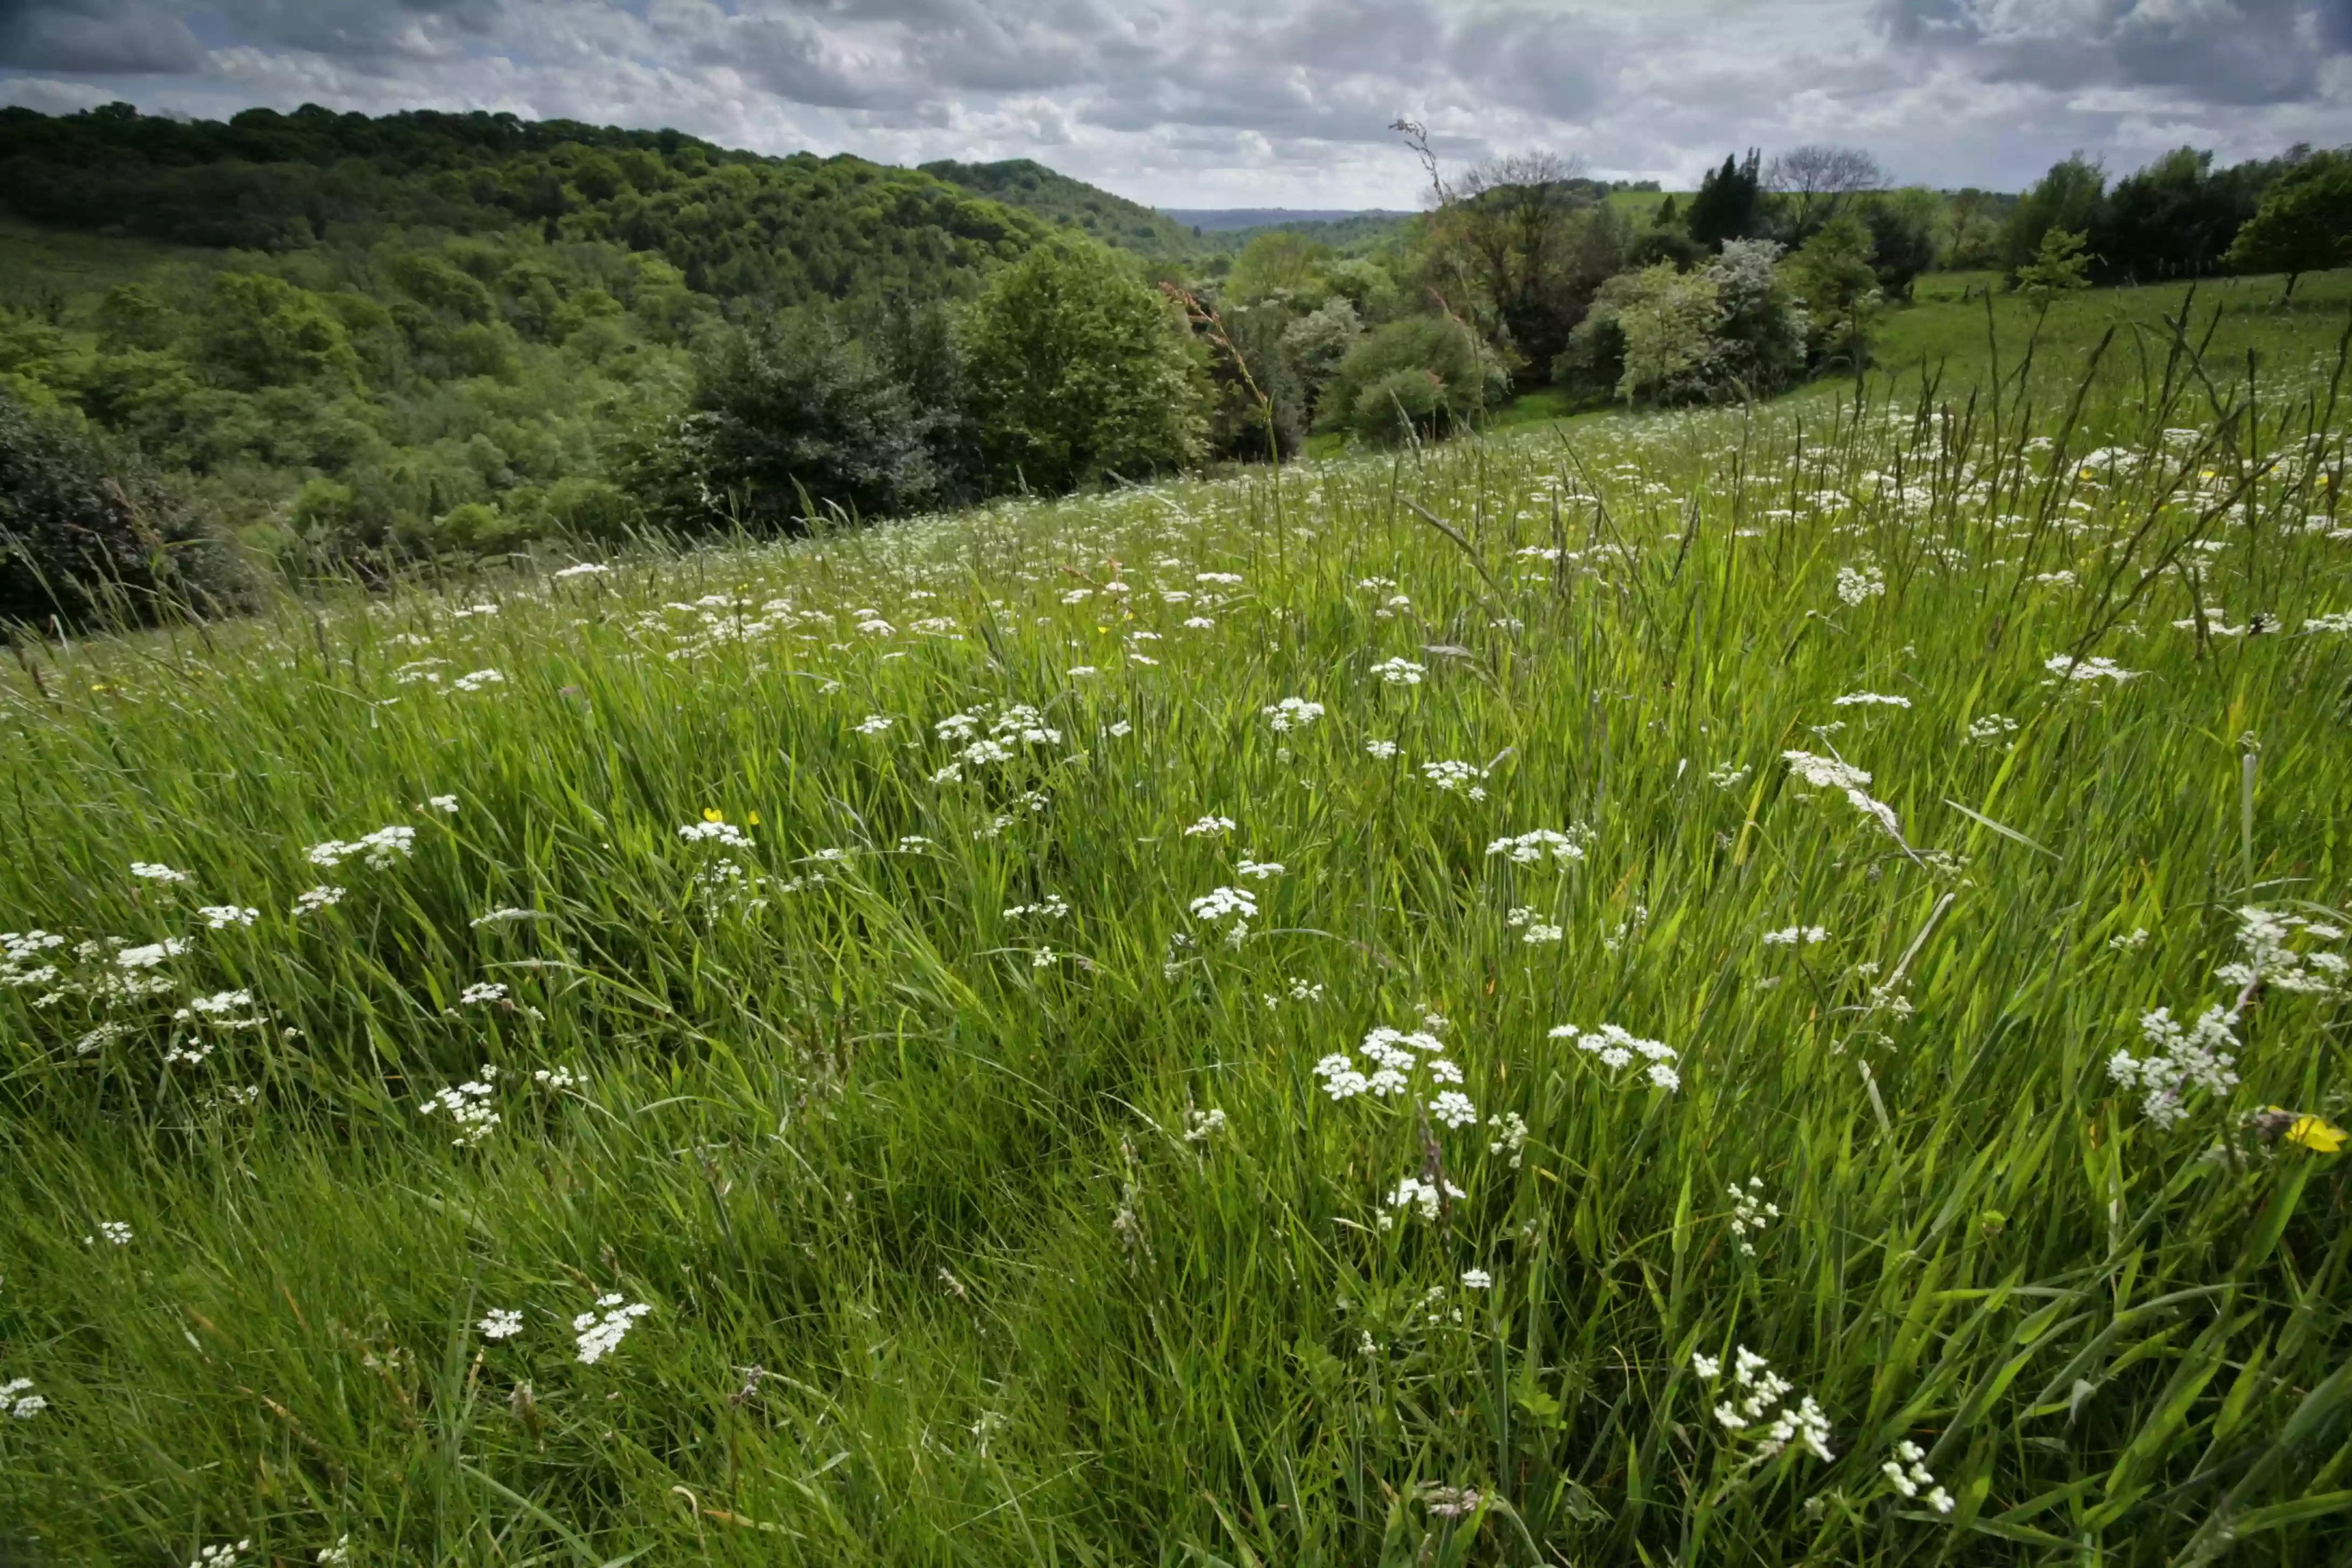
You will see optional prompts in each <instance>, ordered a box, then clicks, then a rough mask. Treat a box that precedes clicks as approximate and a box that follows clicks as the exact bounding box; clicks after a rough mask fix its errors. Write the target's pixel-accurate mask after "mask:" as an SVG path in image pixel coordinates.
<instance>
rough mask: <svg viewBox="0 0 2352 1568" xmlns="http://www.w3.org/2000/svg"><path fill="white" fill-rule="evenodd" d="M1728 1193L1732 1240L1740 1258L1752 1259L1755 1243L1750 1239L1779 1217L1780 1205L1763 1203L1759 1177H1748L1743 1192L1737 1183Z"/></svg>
mask: <svg viewBox="0 0 2352 1568" xmlns="http://www.w3.org/2000/svg"><path fill="white" fill-rule="evenodd" d="M1728 1191H1729V1193H1730V1195H1731V1235H1732V1239H1733V1241H1734V1242H1735V1243H1736V1244H1737V1245H1738V1248H1739V1254H1740V1256H1741V1257H1743V1258H1753V1257H1755V1256H1756V1243H1755V1241H1754V1240H1753V1239H1752V1238H1753V1237H1755V1236H1757V1235H1759V1233H1761V1232H1762V1230H1763V1229H1764V1227H1765V1226H1767V1225H1769V1224H1770V1223H1771V1222H1772V1221H1774V1220H1776V1219H1779V1218H1780V1205H1778V1204H1773V1203H1768V1202H1766V1201H1765V1198H1764V1178H1763V1177H1761V1176H1750V1177H1748V1186H1747V1188H1746V1190H1745V1191H1743V1190H1741V1188H1740V1186H1739V1184H1738V1183H1737V1182H1734V1183H1733V1184H1731V1186H1730V1187H1729V1189H1728Z"/></svg>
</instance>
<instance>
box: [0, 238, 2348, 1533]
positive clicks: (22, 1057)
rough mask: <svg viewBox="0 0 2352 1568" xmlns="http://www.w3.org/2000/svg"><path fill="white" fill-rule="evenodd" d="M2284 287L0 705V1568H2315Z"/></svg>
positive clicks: (2317, 368)
mask: <svg viewBox="0 0 2352 1568" xmlns="http://www.w3.org/2000/svg"><path fill="white" fill-rule="evenodd" d="M2323 283H2325V284H2326V288H2323V287H2322V284H2323ZM2345 283H2346V280H2345V279H2343V277H2342V275H2338V276H2337V278H2336V279H2324V280H2323V279H2313V280H2311V281H2309V282H2307V283H2306V284H2305V288H2304V289H2302V290H2299V291H2298V294H2297V299H2296V303H2295V307H2294V310H2292V311H2288V312H2281V311H2279V310H2277V309H2276V308H2275V307H2274V306H2273V305H2271V304H2268V303H2265V300H2268V299H2269V298H2270V294H2269V292H2267V291H2266V290H2265V288H2264V286H2263V285H2261V284H2260V283H2254V284H2247V285H2242V286H2236V287H2237V291H2236V292H2231V290H2230V289H2210V290H2200V300H2206V299H2221V300H2225V301H2230V302H2232V303H2231V310H2227V311H2225V315H2224V321H2223V328H2222V329H2221V330H2219V331H2217V332H2216V335H2215V337H2214V340H2213V346H2212V348H2211V350H2210V352H2209V353H2208V355H2207V357H2206V359H2205V360H2204V361H2203V362H2202V363H2171V364H2170V365H2168V364H2167V362H2166V361H2165V358H2164V356H2163V355H2162V354H2161V353H2154V352H2151V353H2150V355H2149V356H2148V358H2147V360H2146V361H2145V362H2143V361H2141V360H2139V359H2137V358H2134V359H2131V360H2128V361H2126V362H2124V363H2125V369H2123V370H2116V371H2112V372H2107V373H2103V374H2101V375H2099V376H2097V377H2094V378H2093V379H2092V381H2091V382H2090V383H2089V384H2087V385H2086V387H2085V389H2084V392H2083V394H2082V395H2081V396H2080V397H2079V399H2077V398H2075V397H2074V395H2072V393H2071V392H2070V391H2069V390H2068V386H2069V384H2068V382H2067V380H2066V378H2065V375H2064V374H2062V371H2063V369H2064V368H2065V367H2067V366H2071V367H2072V372H2073V374H2074V375H2075V376H2076V377H2078V378H2079V377H2080V376H2081V375H2082V374H2083V359H2082V357H2081V356H2082V355H2083V353H2084V352H2085V351H2086V350H2087V348H2088V346H2089V341H2090V340H2095V337H2096V335H2097V333H2096V331H2094V330H2093V329H2094V328H2095V327H2097V326H2098V325H2099V323H2100V322H2101V321H2102V320H2103V319H2104V318H2103V315H2102V312H2108V313H2112V312H2115V311H2117V310H2129V311H2131V312H2133V313H2134V314H2135V317H2136V319H2137V320H2139V321H2141V322H2142V325H2143V327H2145V325H2146V323H2147V321H2152V320H2153V319H2154V316H2155V313H2156V310H2157V308H2158V307H2159V306H2160V304H2161V300H2160V299H2158V298H2157V297H2154V296H2151V297H2150V298H2149V300H2147V301H2146V302H2145V304H2143V303H2142V302H2136V301H2134V302H2127V301H2124V300H2120V299H2119V297H2117V296H2114V295H2094V296H2089V297H2086V298H2084V299H2083V300H2077V301H2068V302H2066V303H2065V304H2064V305H2063V306H2061V307H2060V308H2059V310H2053V314H2052V320H2051V322H2050V323H2049V327H2048V330H2047V334H2046V335H2047V337H2048V339H2049V342H2046V343H2045V344H2044V346H2043V348H2042V350H2041V351H2040V352H2041V353H2042V354H2043V355H2044V356H2046V357H2045V358H2044V359H2043V361H2042V370H2041V371H2039V372H2037V373H2036V374H2035V376H2034V377H2033V378H2032V381H2031V386H2030V387H2029V389H2028V390H2029V391H2031V392H2032V398H2031V399H2030V400H2029V399H2028V398H2027V397H2024V396H2020V395H2003V396H2001V397H2000V398H1998V399H1996V398H1994V397H1992V396H1991V395H1990V393H1989V392H1988V394H1987V395H1984V396H1980V397H1979V399H1978V400H1977V401H1976V403H1975V404H1973V405H1971V404H1970V403H1969V401H1968V398H1967V396H1966V387H1965V384H1966V383H1968V382H1969V380H1970V379H1971V378H1980V377H1979V372H1978V371H1976V370H1973V369H1971V366H1974V365H1976V364H1977V363H1979V362H1978V361H1976V360H1974V359H1972V358H1971V357H1970V356H1972V355H1975V354H1978V353H1985V360H1984V363H1988V364H1989V363H1990V353H1986V352H1985V351H1983V349H1982V347H1981V337H1980V336H1979V338H1976V339H1971V338H1970V336H1969V332H1970V331H1971V330H1972V329H1971V328H1970V326H1969V322H1970V321H1972V320H1973V321H1977V322H1978V323H1979V326H1980V325H1981V310H1980V308H1977V307H1968V308H1963V307H1959V306H1957V305H1954V306H1949V307H1946V306H1937V305H1922V306H1920V307H1918V308H1916V310H1911V311H1906V312H1901V313H1899V314H1897V315H1896V316H1895V317H1894V318H1892V319H1891V321H1890V323H1889V326H1888V328H1887V331H1886V335H1885V343H1886V346H1885V351H1884V353H1883V354H1882V359H1883V362H1884V363H1886V364H1888V365H1890V366H1893V367H1894V368H1895V370H1896V371H1897V372H1898V373H1899V374H1898V375H1897V376H1896V377H1895V378H1894V379H1893V380H1892V381H1890V380H1888V379H1886V378H1884V377H1880V378H1874V379H1872V380H1871V381H1869V382H1868V383H1866V384H1864V387H1863V388H1861V389H1860V391H1861V395H1860V397H1859V399H1858V398H1857V389H1856V388H1855V387H1854V386H1853V384H1838V385H1830V386H1824V387H1821V388H1818V389H1816V390H1814V391H1812V392H1811V393H1808V394H1806V395H1802V396H1801V397H1799V398H1797V399H1795V400H1793V401H1791V402H1790V403H1789V404H1786V405H1778V406H1770V407H1765V408H1759V409H1756V410H1753V411H1746V410H1739V409H1729V410H1718V411H1710V412H1701V413H1695V414H1686V415H1675V416H1644V417H1633V416H1611V417H1599V418H1588V419H1580V420H1578V421H1575V422H1572V423H1570V424H1567V425H1552V426H1536V427H1530V428H1529V429H1528V430H1526V431H1524V432H1517V433H1511V434H1507V435H1502V436H1496V437H1490V438H1487V439H1485V440H1477V441H1464V442H1457V443H1453V444H1449V445H1444V446H1439V447H1430V448H1428V449H1426V450H1421V451H1411V452H1407V453H1404V454H1402V455H1399V456H1397V457H1395V458H1352V459H1342V460H1336V461H1332V462H1328V463H1323V464H1318V465H1304V466H1300V467H1298V468H1293V469H1291V470H1289V471H1287V472H1286V474H1285V475H1284V476H1283V478H1282V479H1281V481H1280V485H1279V489H1277V488H1276V485H1275V483H1274V482H1273V481H1271V480H1270V479H1268V478H1266V477H1265V476H1264V475H1254V476H1247V477H1244V478H1240V479H1232V480H1228V481H1220V482H1213V483H1204V482H1196V483H1180V484H1171V485H1167V486H1163V487H1159V488H1153V489H1124V490H1119V491H1117V492H1114V493H1111V494H1108V495H1104V496H1097V497H1093V498H1080V499H1076V500H1068V501H1065V502H1059V503H1053V504H1004V505H999V506H995V507H992V508H990V509H988V510H982V511H979V512H974V513H970V514H965V515H960V516H955V517H949V518H940V519H926V520H920V521H912V522H908V523H903V524H894V525H888V526H884V527H879V528H876V529H873V530H870V531H864V532H860V533H855V534H843V535H838V536H833V537H826V538H821V539H814V540H809V541H803V542H798V543H794V544H790V545H783V546H774V547H751V546H748V545H747V546H744V547H740V548H734V549H715V550H709V551H705V552H698V553H693V554H687V555H682V556H677V557H674V558H626V559H620V560H616V561H614V563H611V564H610V566H609V569H606V570H602V571H596V570H583V571H574V572H569V573H550V574H546V575H534V574H519V575H513V576H499V575H491V576H484V577H482V578H479V579H477V580H470V581H460V582H454V583H451V584H447V585H446V590H445V591H443V592H437V593H436V592H427V591H425V590H423V589H420V588H408V589H402V590H398V591H393V592H387V593H383V594H379V595H374V596H372V597H363V596H362V595H357V594H356V593H354V594H352V595H349V596H346V597H341V598H337V597H329V598H327V599H325V600H319V601H308V602H294V601H288V602H285V603H282V604H280V605H278V606H277V607H276V609H275V610H274V612H273V613H272V614H270V615H268V616H264V617H262V618H260V619H258V620H257V621H253V622H249V623H244V624H236V625H224V626H181V627H178V628H174V629H171V630H167V631H164V632H161V633H156V634H152V635H147V636H142V637H138V638H136V639H127V640H116V641H109V640H104V639H99V640H89V641H77V642H73V643H70V644H66V645H62V646H57V647H46V648H42V647H26V648H24V649H23V650H22V651H21V653H20V654H19V656H18V657H17V658H16V659H14V660H11V661H9V662H8V663H7V664H6V665H5V666H0V777H5V783H6V786H7V787H6V791H5V798H0V813H5V821H6V823H7V833H8V835H9V838H10V841H11V843H12V845H13V846H14V853H11V854H10V855H8V856H6V857H5V859H0V927H5V929H6V931H8V932H10V933H11V934H10V935H9V936H8V937H7V938H6V947H7V958H6V964H5V970H0V976H5V982H6V984H5V986H0V1041H5V1043H6V1048H7V1052H8V1056H7V1061H6V1068H5V1099H0V1136H5V1152H6V1156H7V1163H6V1173H7V1174H6V1189H5V1204H0V1384H6V1385H7V1393H6V1394H5V1400H6V1401H7V1404H6V1405H5V1406H0V1530H5V1531H7V1532H8V1537H7V1539H6V1541H5V1544H0V1557H5V1558H6V1559H8V1560H11V1561H26V1562H32V1563H51V1562H54V1563H126V1564H128V1563H138V1564H147V1563H173V1564H176V1563H187V1562H190V1561H191V1560H193V1559H195V1558H196V1557H197V1556H198V1554H199V1552H202V1551H205V1549H208V1548H219V1547H231V1548H235V1549H236V1550H235V1551H234V1552H232V1553H231V1556H232V1557H233V1558H234V1559H235V1560H236V1562H239V1563H247V1564H258V1563H270V1562H278V1563H312V1562H328V1563H333V1562H347V1563H402V1564H406V1563H432V1564H439V1563H517V1564H520V1563H566V1564H571V1563H577V1564H583V1565H593V1564H608V1563H628V1562H642V1563H688V1562H691V1563H701V1562H714V1563H938V1564H942V1565H945V1564H994V1563H1067V1564H1094V1563H1106V1564H1108V1563H1170V1564H1175V1563H1202V1564H1225V1565H1231V1568H1243V1565H1255V1564H1268V1565H1271V1564H1277V1563H1279V1564H1329V1565H1337V1564H1342V1563H1349V1564H1352V1563H1382V1564H1388V1563H1394V1564H1400V1565H1402V1564H1407V1563H1412V1564H1455V1563H1463V1564H1467V1563H1497V1564H1513V1565H1519V1564H1528V1563H1569V1564H1579V1565H1582V1564H1593V1565H1600V1564H1612V1565H1613V1564H1620V1563H1649V1564H1665V1563H1678V1564H1699V1563H1709V1564H1713V1563H1736V1564H1748V1563H1756V1564H1766V1563H1842V1564H1843V1563H1872V1564H1880V1563H1888V1564H1891V1563H1919V1564H1928V1563H1994V1562H2000V1563H2008V1562H2014V1563H2051V1564H2059V1563H2065V1564H2070V1565H2071V1564H2086V1563H2130V1564H2140V1563H2146V1564H2158V1563H2176V1562H2178V1563H2186V1562H2200V1563H2203V1562H2212V1561H2217V1560H2221V1559H2222V1558H2223V1557H2224V1556H2226V1557H2227V1560H2228V1561H2231V1562H2233V1563H2265V1564H2272V1563H2275V1564H2287V1563H2295V1564H2303V1563H2318V1562H2323V1561H2326V1559H2327V1557H2328V1555H2329V1554H2330V1553H2331V1552H2336V1551H2340V1549H2341V1547H2342V1544H2343V1542H2344V1540H2345V1531H2346V1530H2347V1522H2348V1521H2352V1435H2348V1434H2347V1412H2352V1359H2347V1356H2352V1280H2347V1259H2352V1224H2347V1219H2352V1212H2347V1211H2352V1192H2347V1168H2352V1159H2348V1158H2347V1154H2346V1153H2344V1152H2337V1149H2336V1145H2337V1144H2338V1143H2340V1142H2341V1135H2340V1133H2339V1132H2338V1131H2336V1130H2337V1129H2338V1128H2341V1127H2342V1126H2343V1125H2345V1124H2346V1123H2347V1121H2352V1106H2347V1098H2352V1074H2348V1073H2347V1068H2352V1047H2347V1036H2346V1025H2347V1013H2346V1009H2345V1001H2344V991H2345V984H2344V977H2345V972H2346V963H2345V958H2344V954H2345V953H2346V952H2347V945H2348V944H2352V939H2348V938H2347V934H2346V932H2347V929H2352V915H2347V913H2346V908H2347V899H2352V889H2347V866H2346V864H2345V863H2343V862H2339V861H2338V860H2337V859H2336V856H2337V855H2338V853H2339V852H2343V851H2345V850H2346V849H2347V839H2346V833H2347V825H2346V818H2345V813H2344V803H2345V800H2346V786H2345V780H2346V779H2347V776H2352V766H2347V764H2352V733H2347V700H2352V695H2348V694H2352V569H2347V567H2352V526H2347V523H2348V522H2352V520H2347V519H2346V518H2345V517H2344V516H2343V515H2342V514H2341V513H2340V511H2339V509H2338V506H2337V504H2336V493H2337V490H2338V489H2339V488H2340V480H2341V477H2342V474H2343V470H2344V463H2345V458H2346V450H2345V440H2344V425H2345V417H2344V416H2343V415H2342V414H2341V413H2339V412H2338V409H2337V403H2336V390H2337V388H2336V384H2335V381H2334V379H2333V378H2335V377H2336V375H2337V374H2338V366H2337V363H2336V342H2337V337H2338V334H2339V332H2340V331H2341V322H2342V321H2343V319H2344V310H2345V299H2344V294H2345ZM2328 289H2335V290H2336V291H2335V292H2333V293H2330V292H2328ZM2306 295H2308V297H2309V300H2310V303H2309V305H2308V306H2307V307H2306V305H2305V296H2306ZM1972 310H1973V311H1975V314H1974V315H1972V314H1971V311H1972ZM1996 310H1997V311H2000V312H2003V313H2004V314H2003V315H2002V316H2001V317H2000V328H1999V330H2000V331H2001V333H2002V335H2003V345H2004V346H2003V347H2002V349H2001V350H2000V353H2001V354H2002V356H2003V359H2002V363H2003V364H2004V365H2006V364H2008V363H2011V361H2010V360H2009V358H2008V355H2009V354H2010V353H2011V345H2010V344H2009V342H2008V339H2009V335H2010V334H2011V331H2012V330H2017V329H2016V324H2015V323H2014V321H2011V317H2013V316H2014V313H2015V312H2014V307H2013V306H2012V304H2011V303H2010V302H2008V301H2002V302H1999V303H1997V306H1996ZM2143 311H2144V312H2145V313H2143ZM2101 330H2103V329H2101ZM2017 335H2018V336H2019V337H2020V338H2021V336H2022V332H2021V330H2017ZM2142 335H2144V334H2142ZM1972 342H1974V343H1976V344H1977V345H1978V346H1977V347H1970V346H1969V345H1970V344H1971V343H1972ZM2248 344H2251V345H2252V346H2255V347H2257V348H2259V349H2261V350H2262V353H2261V354H2260V356H2259V359H2258V361H2257V363H2256V365H2255V369H2254V379H2253V380H2252V382H2250V381H2249V379H2248V374H2247V366H2246V363H2245V360H2244V357H2243V354H2242V352H2241V350H2242V347H2243V346H2245V345H2248ZM2015 346H2016V347H2017V348H2019V349H2021V342H2020V343H2019V344H2017V345H2015ZM2110 353H2111V354H2112V353H2116V350H2115V349H2112V348H2111V350H2110ZM1927 358H1937V359H1940V360H1942V361H1944V362H1946V363H1948V366H1949V367H1950V369H1949V371H1948V374H1947V376H1946V378H1945V380H1944V382H1943V383H1942V384H1940V386H1939V389H1938V394H1937V404H1936V405H1934V406H1932V407H1929V406H1920V405H1917V403H1916V396H1917V390H1918V380H1917V376H1916V371H1915V370H1913V369H1912V368H1910V367H1911V365H1912V364H1913V363H1915V362H1917V361H1920V360H1924V359H1927ZM2062 362H2063V364H2062ZM2143 363H2145V364H2146V366H2147V370H2146V373H2145V379H2142V372H2141V368H2140V367H2141V365H2142V364H2143ZM2126 371H2127V372H2128V374H2126ZM2045 386H2047V387H2049V388H2053V389H2054V390H2053V391H2051V392H2050V393H2048V395H2044V391H2043V389H2044V387H2045ZM2158 1010H2164V1011H2163V1013H2162V1016H2160V1017H2158V1016H2155V1015H2157V1014H2158ZM214 1561H215V1562H218V1561H221V1560H220V1559H217V1558H216V1559H215V1560H214Z"/></svg>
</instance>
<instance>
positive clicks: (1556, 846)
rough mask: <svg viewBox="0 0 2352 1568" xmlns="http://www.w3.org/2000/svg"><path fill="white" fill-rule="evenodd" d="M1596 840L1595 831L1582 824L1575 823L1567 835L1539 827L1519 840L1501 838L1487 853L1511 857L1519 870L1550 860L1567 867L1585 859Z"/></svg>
mask: <svg viewBox="0 0 2352 1568" xmlns="http://www.w3.org/2000/svg"><path fill="white" fill-rule="evenodd" d="M1592 839H1593V832H1592V829H1591V828H1590V827H1587V826H1584V824H1582V823H1580V822H1571V823H1570V824H1569V825H1568V831H1567V832H1565V833H1557V832H1554V831H1553V830H1552V829H1550V828H1549V827H1538V828H1537V829H1535V830H1534V831H1533V832H1530V833H1522V834H1520V835H1519V836H1518V837H1516V838H1497V839H1496V840H1495V841H1494V842H1493V843H1491V844H1489V845H1487V846H1486V853H1487V854H1488V855H1504V856H1507V857H1509V858H1510V860H1511V862H1512V864H1514V865H1517V866H1539V865H1541V864H1543V863H1544V861H1545V860H1547V859H1549V860H1550V861H1552V862H1553V863H1554V864H1555V865H1567V864H1569V863H1570V862H1571V861H1575V860H1581V859H1583V858H1584V852H1585V849H1586V847H1588V846H1589V845H1591V842H1592Z"/></svg>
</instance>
